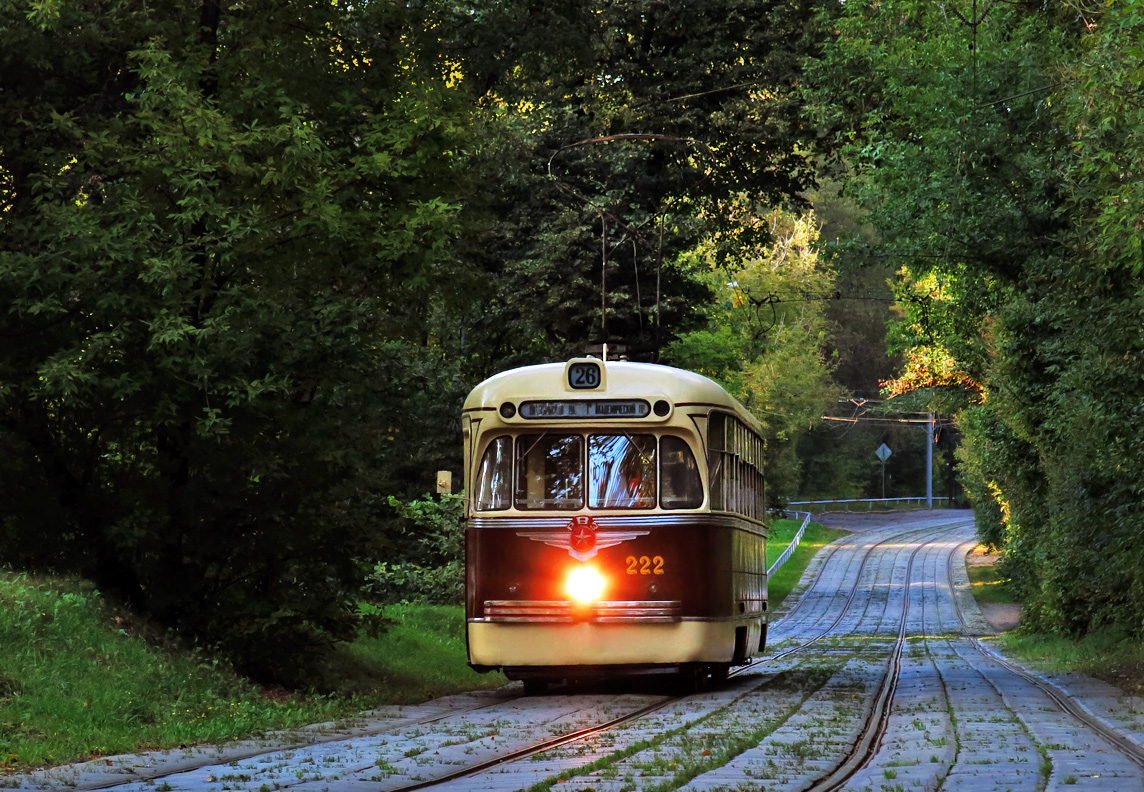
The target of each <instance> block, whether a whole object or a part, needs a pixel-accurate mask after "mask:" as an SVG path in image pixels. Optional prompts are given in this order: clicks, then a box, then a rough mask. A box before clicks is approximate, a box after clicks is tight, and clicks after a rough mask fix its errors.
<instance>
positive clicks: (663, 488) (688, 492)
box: [659, 435, 703, 509]
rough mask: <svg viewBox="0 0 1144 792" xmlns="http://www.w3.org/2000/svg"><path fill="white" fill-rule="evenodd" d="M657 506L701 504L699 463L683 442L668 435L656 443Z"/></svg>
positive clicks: (691, 507)
mask: <svg viewBox="0 0 1144 792" xmlns="http://www.w3.org/2000/svg"><path fill="white" fill-rule="evenodd" d="M659 453H660V471H661V472H662V476H661V481H660V494H659V505H660V506H662V507H663V508H665V509H698V508H699V507H700V506H702V505H703V482H702V481H701V480H700V478H699V465H698V464H696V462H695V455H694V454H692V453H691V449H690V448H689V447H688V446H687V441H685V440H683V439H682V438H679V437H672V436H670V435H668V436H665V437H663V438H662V439H661V440H660V443H659Z"/></svg>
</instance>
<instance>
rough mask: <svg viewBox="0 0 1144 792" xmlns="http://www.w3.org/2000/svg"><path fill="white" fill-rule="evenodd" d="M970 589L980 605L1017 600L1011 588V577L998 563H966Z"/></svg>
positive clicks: (1005, 603)
mask: <svg viewBox="0 0 1144 792" xmlns="http://www.w3.org/2000/svg"><path fill="white" fill-rule="evenodd" d="M965 569H966V572H968V573H969V585H970V590H971V591H972V592H973V598H974V599H975V600H977V604H978V605H991V604H996V605H1011V604H1013V603H1015V602H1016V600H1015V599H1013V593H1012V591H1011V590H1010V588H1009V578H1008V576H1006V575H1004V574H1002V573H1001V571H1000V567H999V566H998V565H997V564H966V565H965Z"/></svg>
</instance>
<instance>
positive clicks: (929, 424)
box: [926, 412, 933, 509]
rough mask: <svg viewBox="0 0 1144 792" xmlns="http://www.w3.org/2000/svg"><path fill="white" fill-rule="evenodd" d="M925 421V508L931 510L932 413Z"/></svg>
mask: <svg viewBox="0 0 1144 792" xmlns="http://www.w3.org/2000/svg"><path fill="white" fill-rule="evenodd" d="M928 418H929V420H928V421H926V508H927V509H932V508H933V413H932V412H931V413H929V414H928Z"/></svg>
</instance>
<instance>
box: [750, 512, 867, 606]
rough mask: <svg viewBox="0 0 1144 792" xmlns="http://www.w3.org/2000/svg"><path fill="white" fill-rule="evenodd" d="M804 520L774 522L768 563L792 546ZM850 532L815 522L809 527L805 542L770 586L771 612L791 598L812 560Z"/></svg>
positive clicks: (783, 566) (768, 590) (807, 527)
mask: <svg viewBox="0 0 1144 792" xmlns="http://www.w3.org/2000/svg"><path fill="white" fill-rule="evenodd" d="M801 524H802V523H801V521H800V520H774V521H772V522H771V532H770V536H769V537H768V539H767V555H768V557H769V558H768V560H770V561H771V562H772V563H773V560H774V559H776V558H778V557H779V554H780V553H782V551H783V550H785V549H786V547H787V545H788V544H790V540H791V539H793V538H794V535H795V534H796V533H797V532H798V527H799V525H801ZM848 533H850V532H849V531H843V530H841V529H839V528H827V527H826V526H825V525H822V524H821V523H816V522H812V523H811V524H810V525H808V526H806V532H805V533H804V534H803V535H802V541H801V542H800V543H799V546H798V549H797V550H795V551H794V554H793V555H791V557H790V558H789V559H787V562H786V563H785V564H783V565H782V566H781V567H779V569H778V571H777V572H775V574H774V577H772V578H771V579H770V581H769V582H768V583H767V596H768V598H769V600H770V603H769V608H770V609H771V610H774V609H775V608H777V607H778V606H779V605H781V604H782V601H783V600H784V599H786V598H787V596H788V595H789V594H790V593H791V591H792V590H793V589H794V587H795V586H796V585H797V584H798V581H799V578H801V577H802V573H803V572H805V571H806V567H807V565H808V564H809V563H810V559H812V558H814V555H815V553H817V552H818V551H819V550H821V549H822V548H823V547H824V546H825V545H827V544H829V543H830V542H833V541H834V540H835V539H837V538H839V537H840V536H846V535H847V534H848Z"/></svg>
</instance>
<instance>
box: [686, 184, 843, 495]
mask: <svg viewBox="0 0 1144 792" xmlns="http://www.w3.org/2000/svg"><path fill="white" fill-rule="evenodd" d="M734 218H735V220H737V222H738V224H739V226H740V227H741V228H742V233H741V234H734V233H731V234H727V233H724V234H716V235H714V236H712V238H710V239H709V240H707V242H706V244H704V245H702V246H701V247H700V248H698V250H697V251H696V256H697V257H698V258H699V259H700V260H701V261H702V262H703V264H704V265H705V266H706V268H707V270H708V279H709V283H710V284H711V288H712V290H713V291H714V292H715V293H716V295H717V296H718V301H717V302H716V303H715V304H714V305H712V306H711V307H710V308H709V309H708V310H707V327H705V328H703V329H699V330H695V331H692V332H689V333H686V334H684V335H683V336H682V337H681V338H680V339H679V340H678V341H676V342H675V343H674V344H672V345H671V346H670V347H669V348H668V349H667V351H666V359H667V360H668V361H669V362H671V363H672V364H674V365H678V366H681V367H683V368H688V369H692V370H694V371H698V372H700V373H702V374H705V375H707V376H709V377H711V378H713V379H715V380H717V381H719V382H721V383H722V384H723V385H724V386H725V387H727V388H728V389H729V390H730V392H731V393H732V394H733V395H734V396H736V397H737V398H738V399H740V400H741V401H742V402H743V403H744V405H745V406H746V407H747V409H749V410H750V411H751V412H752V413H754V415H755V416H756V417H757V418H758V419H759V421H760V422H761V423H762V424H763V427H764V430H765V436H764V440H765V441H766V447H767V470H766V474H767V490H768V493H770V497H771V498H772V500H783V499H789V498H790V497H791V496H793V495H794V494H796V493H797V491H798V482H799V471H798V460H797V458H796V456H795V448H796V445H795V440H796V439H797V438H798V437H799V436H800V435H801V434H803V433H805V432H806V431H808V430H809V429H810V428H811V427H813V426H814V425H815V424H817V423H818V422H819V421H820V419H821V417H822V415H823V412H824V411H825V410H826V409H828V408H829V407H830V406H831V405H832V404H833V403H834V402H836V401H837V400H838V398H839V397H840V396H841V395H842V393H843V391H842V390H841V388H839V387H838V386H837V385H835V384H834V383H833V382H832V381H831V379H830V371H831V366H830V364H829V362H828V360H827V358H826V356H825V354H824V349H825V347H826V340H827V339H826V322H825V318H824V314H825V310H824V300H823V298H824V297H826V296H828V295H829V294H830V292H831V289H832V286H833V280H834V273H833V271H832V270H831V269H830V268H829V267H828V266H827V265H825V264H824V263H823V262H822V261H820V259H819V257H818V251H817V248H816V242H817V240H818V227H817V225H816V221H815V219H814V215H813V214H812V213H806V214H804V215H802V216H795V215H792V214H790V213H787V212H783V211H782V210H777V209H776V210H772V211H770V212H768V213H767V214H765V215H763V216H758V215H756V214H755V213H754V212H752V211H751V210H750V205H749V204H745V205H743V206H741V207H740V211H739V212H738V213H736V214H735V215H734ZM759 225H761V226H764V232H763V233H760V232H759V229H757V228H754V226H759ZM763 236H765V237H769V238H771V239H773V240H774V242H773V243H772V244H770V245H758V246H756V247H753V248H742V247H741V238H742V237H747V238H752V239H757V238H760V237H763ZM735 250H738V251H739V255H741V256H742V259H741V260H739V261H737V262H736V263H734V264H732V265H731V266H730V267H726V268H725V267H724V266H721V264H720V262H723V261H727V260H728V259H730V258H731V256H732V255H734V254H733V253H732V252H731V251H735Z"/></svg>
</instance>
